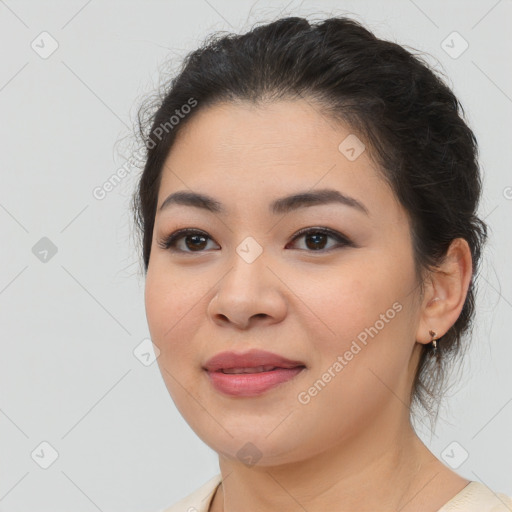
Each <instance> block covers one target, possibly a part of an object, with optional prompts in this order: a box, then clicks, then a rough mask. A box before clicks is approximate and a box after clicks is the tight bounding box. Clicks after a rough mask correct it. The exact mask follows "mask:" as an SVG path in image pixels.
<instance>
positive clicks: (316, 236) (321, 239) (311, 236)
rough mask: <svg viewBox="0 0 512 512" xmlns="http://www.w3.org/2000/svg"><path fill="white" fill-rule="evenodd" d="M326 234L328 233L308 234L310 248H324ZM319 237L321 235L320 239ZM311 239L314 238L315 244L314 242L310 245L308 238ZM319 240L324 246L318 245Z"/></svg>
mask: <svg viewBox="0 0 512 512" xmlns="http://www.w3.org/2000/svg"><path fill="white" fill-rule="evenodd" d="M326 236H327V235H325V234H324V233H316V234H314V235H308V236H306V245H307V246H308V248H310V249H319V248H320V249H322V248H323V244H322V242H325V237H326ZM318 237H320V240H319V239H318ZM311 239H314V244H312V245H311V246H310V244H309V243H308V242H307V240H311ZM319 242H320V245H321V246H322V247H319V246H318V243H319Z"/></svg>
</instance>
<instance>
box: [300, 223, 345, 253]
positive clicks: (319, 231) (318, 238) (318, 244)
mask: <svg viewBox="0 0 512 512" xmlns="http://www.w3.org/2000/svg"><path fill="white" fill-rule="evenodd" d="M299 238H305V242H306V247H307V248H308V249H312V250H311V251H308V252H328V251H330V250H332V249H336V248H339V247H340V246H350V247H354V244H353V243H352V242H351V241H350V240H349V239H348V238H347V237H345V236H343V235H342V234H341V233H338V232H337V231H334V230H332V229H329V228H304V229H301V230H300V231H299V232H298V233H297V234H296V235H295V236H294V237H293V239H292V242H294V241H295V240H298V239H299ZM329 238H332V239H334V240H335V241H336V242H337V244H335V246H334V247H330V248H328V249H325V244H326V242H327V240H328V239H329Z"/></svg>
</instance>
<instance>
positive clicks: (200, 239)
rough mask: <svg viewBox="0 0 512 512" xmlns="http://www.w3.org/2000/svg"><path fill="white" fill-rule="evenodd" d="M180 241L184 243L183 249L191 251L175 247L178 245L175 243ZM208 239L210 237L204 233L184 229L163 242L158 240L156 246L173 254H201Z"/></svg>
mask: <svg viewBox="0 0 512 512" xmlns="http://www.w3.org/2000/svg"><path fill="white" fill-rule="evenodd" d="M182 239H183V240H184V241H185V247H188V248H189V249H190V248H191V250H186V249H185V250H184V249H182V248H181V247H180V248H177V247H176V246H177V245H178V244H177V242H178V241H181V240H182ZM208 239H210V237H209V236H208V235H207V234H206V233H205V232H204V231H199V230H197V229H190V228H186V229H180V230H178V231H175V232H174V233H171V234H170V235H169V236H167V237H165V238H164V239H163V240H160V241H159V242H158V246H159V247H161V248H162V249H168V250H170V251H173V252H202V249H204V247H205V246H206V245H207V240H208Z"/></svg>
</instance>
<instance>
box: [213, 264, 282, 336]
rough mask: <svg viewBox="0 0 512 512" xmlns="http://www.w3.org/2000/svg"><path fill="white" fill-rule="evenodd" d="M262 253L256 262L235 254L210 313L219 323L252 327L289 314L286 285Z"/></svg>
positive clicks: (277, 319) (269, 323)
mask: <svg viewBox="0 0 512 512" xmlns="http://www.w3.org/2000/svg"><path fill="white" fill-rule="evenodd" d="M266 263H267V262H266V259H265V257H264V256H263V255H260V256H259V257H258V258H257V259H256V260H255V261H253V262H252V263H248V262H246V261H244V259H243V258H241V257H240V256H239V255H238V254H235V255H234V260H233V265H232V267H231V269H230V270H229V271H228V272H227V273H226V275H225V276H224V277H223V278H222V279H221V280H220V282H219V283H218V288H217V293H216V294H215V295H214V297H213V298H212V300H211V301H210V303H209V305H208V315H209V317H210V318H211V319H212V321H213V322H214V323H215V324H217V325H219V326H224V327H226V326H229V325H232V326H235V327H236V328H237V329H242V330H245V329H249V328H250V327H251V326H253V325H271V324H274V323H278V322H281V321H282V320H283V318H284V317H285V315H286V311H287V303H286V298H285V294H284V293H283V289H284V288H286V287H285V285H284V284H283V283H282V281H281V280H280V279H279V278H278V277H277V276H276V272H275V271H272V270H271V269H270V268H269V267H268V266H267V264H266Z"/></svg>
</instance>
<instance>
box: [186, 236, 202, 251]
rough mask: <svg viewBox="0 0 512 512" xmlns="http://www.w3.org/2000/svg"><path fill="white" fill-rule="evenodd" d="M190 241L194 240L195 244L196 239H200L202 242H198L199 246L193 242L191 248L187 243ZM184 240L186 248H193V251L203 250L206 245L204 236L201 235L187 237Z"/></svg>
mask: <svg viewBox="0 0 512 512" xmlns="http://www.w3.org/2000/svg"><path fill="white" fill-rule="evenodd" d="M191 239H194V240H195V242H197V241H198V239H201V240H202V242H200V243H199V245H197V244H196V243H195V242H193V244H192V246H191V245H190V244H189V243H188V241H190V240H191ZM186 240H187V247H188V248H189V249H194V248H195V249H203V247H204V245H206V244H205V241H206V237H205V236H203V235H189V236H188V237H187V238H186Z"/></svg>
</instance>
